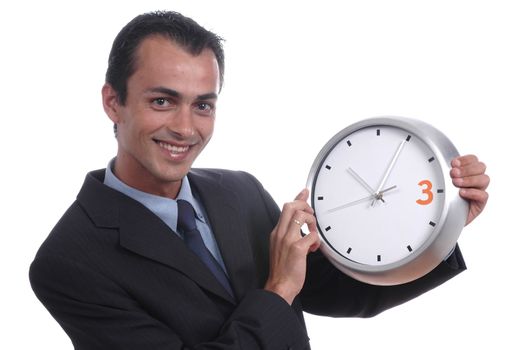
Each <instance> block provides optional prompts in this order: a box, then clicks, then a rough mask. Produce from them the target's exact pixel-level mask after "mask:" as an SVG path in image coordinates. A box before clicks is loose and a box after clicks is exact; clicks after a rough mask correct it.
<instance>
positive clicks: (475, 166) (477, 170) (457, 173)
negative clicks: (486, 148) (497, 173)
mask: <svg viewBox="0 0 526 350" xmlns="http://www.w3.org/2000/svg"><path fill="white" fill-rule="evenodd" d="M485 172H486V164H484V163H482V162H478V161H477V162H474V163H469V164H464V165H462V166H460V167H454V168H452V169H451V171H450V175H451V177H453V178H455V177H466V176H473V175H481V174H484V173H485Z"/></svg>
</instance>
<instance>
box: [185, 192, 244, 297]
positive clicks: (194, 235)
mask: <svg viewBox="0 0 526 350" xmlns="http://www.w3.org/2000/svg"><path fill="white" fill-rule="evenodd" d="M177 208H178V210H179V213H178V216H179V217H178V219H177V230H178V231H180V232H181V233H182V234H183V237H184V241H185V243H186V246H187V247H188V248H190V250H192V251H193V252H194V253H195V254H196V255H197V256H198V257H199V258H200V259H201V260H202V261H203V262H204V263H205V265H206V266H207V267H208V268H209V269H210V271H212V273H213V274H214V276H215V277H216V278H217V280H218V281H219V283H221V285H222V286H223V287H224V288H225V290H226V291H227V292H228V293H229V294H230V295H231V296H234V293H233V292H232V287H231V286H230V282H229V281H228V277H227V276H226V274H225V271H223V268H222V267H221V266H220V265H219V263H218V262H217V260H216V259H215V258H214V256H213V255H212V253H210V251H209V250H208V249H207V248H206V246H205V243H204V242H203V238H202V237H201V232H199V230H198V229H197V226H196V223H195V212H194V208H193V207H192V205H191V204H190V203H188V202H187V201H185V200H182V199H180V200H178V201H177Z"/></svg>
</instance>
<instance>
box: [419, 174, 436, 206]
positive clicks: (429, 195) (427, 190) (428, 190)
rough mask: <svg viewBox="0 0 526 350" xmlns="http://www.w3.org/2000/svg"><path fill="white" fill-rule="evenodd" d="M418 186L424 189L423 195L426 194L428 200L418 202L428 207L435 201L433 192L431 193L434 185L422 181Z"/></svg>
mask: <svg viewBox="0 0 526 350" xmlns="http://www.w3.org/2000/svg"><path fill="white" fill-rule="evenodd" d="M418 186H420V187H424V188H422V193H423V194H425V195H426V196H427V198H425V199H417V200H416V202H417V203H418V204H420V205H428V204H429V203H431V202H432V201H433V192H431V189H432V188H433V184H432V183H431V181H429V180H422V181H420V182H419V183H418Z"/></svg>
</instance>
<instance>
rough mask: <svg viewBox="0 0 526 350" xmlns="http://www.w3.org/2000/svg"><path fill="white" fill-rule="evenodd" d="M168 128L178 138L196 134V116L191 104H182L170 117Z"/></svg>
mask: <svg viewBox="0 0 526 350" xmlns="http://www.w3.org/2000/svg"><path fill="white" fill-rule="evenodd" d="M168 129H169V130H170V132H171V133H172V134H173V135H174V136H175V137H177V138H181V139H185V138H189V137H193V136H194V135H195V134H196V130H195V124H194V116H193V113H192V109H191V107H190V106H186V105H182V106H181V107H180V108H178V109H177V110H176V111H174V113H173V115H172V116H171V118H170V122H169V124H168Z"/></svg>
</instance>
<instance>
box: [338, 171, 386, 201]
mask: <svg viewBox="0 0 526 350" xmlns="http://www.w3.org/2000/svg"><path fill="white" fill-rule="evenodd" d="M347 172H348V173H349V174H351V175H352V176H353V177H354V178H355V179H356V180H357V181H358V182H359V183H360V184H361V185H362V186H363V187H365V189H366V190H367V191H368V192H369V193H370V194H372V195H374V190H373V188H372V187H371V186H369V184H368V183H367V182H365V180H364V179H362V177H361V176H360V175H358V173H357V172H356V171H354V170H353V169H352V168H351V167H348V168H347ZM380 199H381V200H382V202H385V201H384V199H383V198H380Z"/></svg>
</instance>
